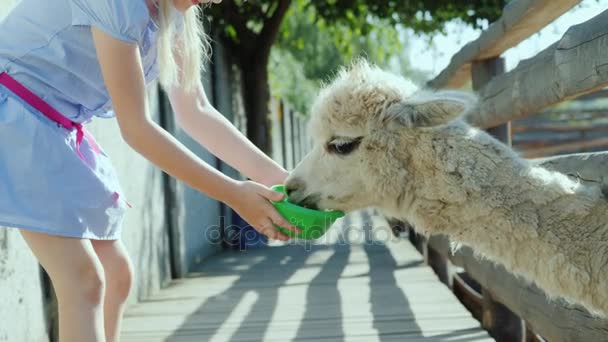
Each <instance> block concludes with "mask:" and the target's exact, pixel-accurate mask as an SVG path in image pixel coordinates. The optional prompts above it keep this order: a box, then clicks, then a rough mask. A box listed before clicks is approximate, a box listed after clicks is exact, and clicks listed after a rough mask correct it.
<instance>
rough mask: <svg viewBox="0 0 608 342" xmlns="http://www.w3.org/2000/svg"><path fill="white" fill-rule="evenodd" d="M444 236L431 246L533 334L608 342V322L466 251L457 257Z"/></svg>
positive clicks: (430, 242)
mask: <svg viewBox="0 0 608 342" xmlns="http://www.w3.org/2000/svg"><path fill="white" fill-rule="evenodd" d="M446 240H447V238H446V237H443V236H433V237H431V238H430V239H429V245H430V247H431V248H433V249H435V250H436V251H438V252H439V253H442V254H443V255H445V256H446V257H449V258H450V260H452V262H453V263H454V264H455V265H461V266H462V267H463V268H464V269H465V270H466V271H467V273H468V274H470V275H471V276H472V277H473V278H474V279H475V280H476V281H477V282H479V283H480V284H481V285H482V286H483V287H484V288H486V289H489V290H491V291H492V296H493V297H494V299H495V300H496V301H498V302H500V303H503V304H504V305H505V306H506V307H508V308H509V310H511V311H513V312H514V313H516V314H517V315H518V316H519V317H522V318H523V319H525V320H526V322H527V324H528V325H529V326H530V328H531V330H532V331H535V332H536V333H538V334H540V335H541V336H543V337H544V338H546V339H547V340H548V341H573V342H576V341H580V342H583V341H585V342H586V341H607V340H608V320H604V319H599V318H597V317H592V316H591V315H590V314H589V313H587V311H586V310H585V309H583V308H581V307H579V306H575V305H570V304H567V303H565V302H564V301H562V300H559V299H556V300H549V299H547V297H546V296H545V294H544V293H543V292H542V291H541V290H540V289H539V288H538V287H536V286H534V285H532V284H529V283H527V282H525V281H523V280H522V279H521V278H519V277H516V276H514V275H512V274H511V273H509V272H507V271H506V270H505V269H504V267H502V266H500V265H496V264H494V263H493V262H490V261H487V260H481V259H479V258H477V257H475V256H474V253H473V250H472V249H470V248H468V247H463V248H461V249H460V250H458V251H457V252H456V253H455V254H452V253H451V252H450V250H449V248H447V246H448V245H449V243H448V242H447V241H446Z"/></svg>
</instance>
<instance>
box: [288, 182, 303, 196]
mask: <svg viewBox="0 0 608 342" xmlns="http://www.w3.org/2000/svg"><path fill="white" fill-rule="evenodd" d="M303 188H304V181H302V180H301V179H300V178H291V179H288V180H287V183H286V184H285V191H286V192H287V196H289V195H291V194H292V193H294V192H296V191H298V190H300V189H303Z"/></svg>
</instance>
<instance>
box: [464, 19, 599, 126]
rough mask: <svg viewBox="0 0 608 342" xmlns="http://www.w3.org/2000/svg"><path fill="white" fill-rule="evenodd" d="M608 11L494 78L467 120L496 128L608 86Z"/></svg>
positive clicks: (572, 28)
mask: <svg viewBox="0 0 608 342" xmlns="http://www.w3.org/2000/svg"><path fill="white" fill-rule="evenodd" d="M607 49H608V10H606V11H604V12H602V13H600V14H598V15H597V16H596V17H594V18H593V19H591V20H589V21H587V22H585V23H582V24H579V25H575V26H572V27H570V29H569V30H568V31H567V32H566V33H565V34H564V36H563V37H562V39H561V40H560V41H558V42H557V43H555V44H553V45H551V46H550V47H548V48H547V49H545V50H544V51H542V52H540V53H539V54H538V55H536V56H534V57H532V58H530V59H528V60H525V61H522V62H521V63H519V65H518V66H517V67H516V68H515V69H513V70H511V71H509V72H508V73H505V74H503V75H500V76H498V77H495V78H494V79H492V80H491V81H490V82H489V83H488V85H487V86H485V87H484V88H483V89H481V90H480V91H479V97H480V101H479V105H478V106H477V108H476V110H474V111H471V113H469V115H468V116H467V121H469V122H471V123H472V124H473V125H475V126H478V127H484V128H485V127H493V126H496V125H498V124H501V123H504V122H508V121H509V120H514V119H518V118H522V117H525V116H527V115H531V114H535V113H537V112H539V111H541V110H543V109H545V108H547V107H549V106H551V105H554V104H557V103H559V102H562V101H565V100H568V99H572V98H575V97H577V96H580V95H583V94H586V93H589V92H592V91H594V90H598V89H600V88H602V87H605V86H608V54H607V53H606V50H607Z"/></svg>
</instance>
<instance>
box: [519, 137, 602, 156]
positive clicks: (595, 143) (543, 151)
mask: <svg viewBox="0 0 608 342" xmlns="http://www.w3.org/2000/svg"><path fill="white" fill-rule="evenodd" d="M598 147H608V138H598V139H593V140H584V141H577V142H572V143H565V144H557V145H554V146H548V147H543V148H537V149H533V150H526V151H522V152H520V155H521V156H522V157H524V158H540V157H544V156H550V155H553V154H556V153H559V152H563V151H574V150H580V149H590V148H598Z"/></svg>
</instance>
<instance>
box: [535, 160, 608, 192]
mask: <svg viewBox="0 0 608 342" xmlns="http://www.w3.org/2000/svg"><path fill="white" fill-rule="evenodd" d="M531 162H532V163H533V164H535V165H540V166H542V167H545V168H547V169H550V170H555V171H559V172H561V173H564V174H567V175H571V176H575V177H578V178H579V180H580V181H581V182H589V183H599V184H600V185H601V186H603V187H608V151H606V152H592V153H577V154H568V155H563V156H557V157H549V158H540V159H533V160H531Z"/></svg>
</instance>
